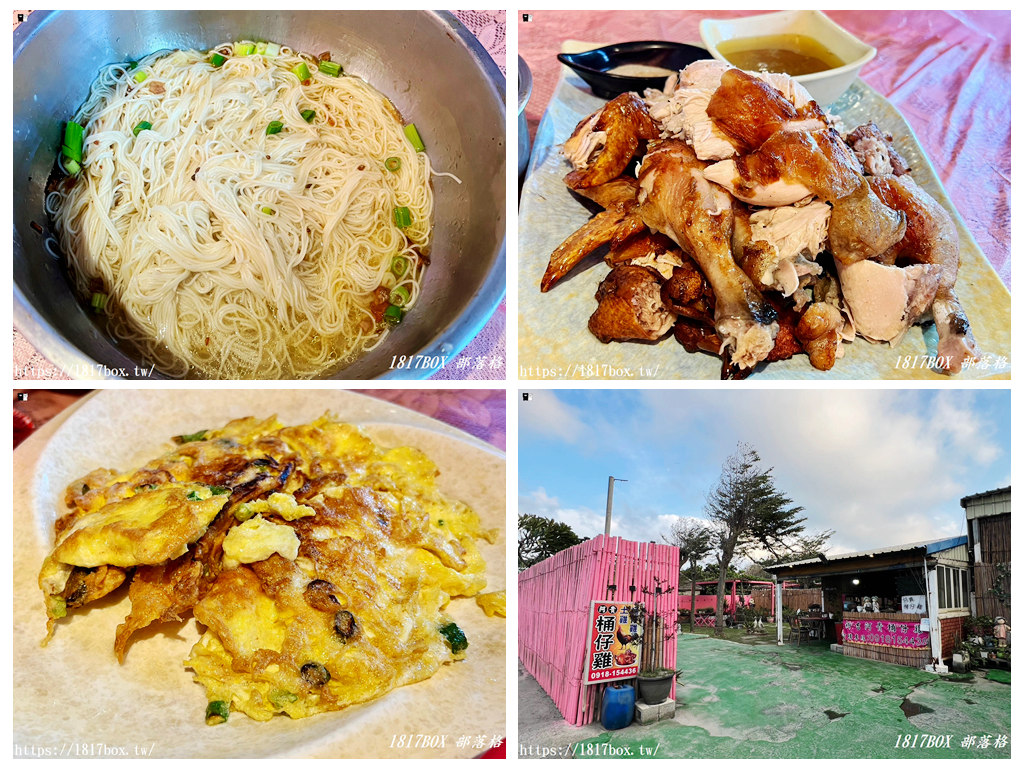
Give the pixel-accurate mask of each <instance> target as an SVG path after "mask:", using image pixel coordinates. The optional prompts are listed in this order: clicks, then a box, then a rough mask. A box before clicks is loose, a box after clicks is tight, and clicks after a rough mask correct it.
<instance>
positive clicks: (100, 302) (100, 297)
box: [89, 291, 108, 314]
mask: <svg viewBox="0 0 1024 768" xmlns="http://www.w3.org/2000/svg"><path fill="white" fill-rule="evenodd" d="M107 298H108V297H107V294H105V293H99V292H98V291H97V292H96V293H93V295H92V297H91V298H90V299H89V305H90V306H91V307H92V311H93V312H96V313H97V314H99V313H100V312H102V311H103V309H104V308H105V307H106V306H107Z"/></svg>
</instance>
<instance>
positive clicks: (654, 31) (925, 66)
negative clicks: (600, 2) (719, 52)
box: [518, 11, 1010, 287]
mask: <svg viewBox="0 0 1024 768" xmlns="http://www.w3.org/2000/svg"><path fill="white" fill-rule="evenodd" d="M764 12H766V11H756V12H755V11H644V12H637V11H621V12H620V11H588V12H582V11H536V12H531V14H532V20H531V21H529V22H524V21H523V17H522V14H520V15H519V16H518V24H519V54H520V55H521V56H522V57H523V58H524V59H525V60H526V63H527V64H528V65H529V67H530V70H531V72H532V74H533V95H532V96H531V98H530V102H529V104H528V105H527V108H526V117H527V122H528V125H529V128H530V134H531V136H532V135H534V134H535V133H536V130H537V124H538V123H539V122H540V118H541V116H542V115H543V114H544V110H545V109H546V108H547V105H548V102H549V101H550V100H551V95H552V93H553V92H554V89H555V85H556V83H557V81H558V76H559V70H560V67H561V65H560V64H559V63H558V61H557V60H556V59H555V55H556V54H557V53H558V51H559V49H560V47H561V44H562V42H563V41H564V40H570V39H571V40H583V41H588V42H594V43H615V42H625V41H627V40H671V41H675V42H681V43H699V42H700V32H699V30H698V25H699V23H700V20H701V19H703V18H733V17H737V16H750V15H753V14H755V13H764ZM826 13H827V15H828V16H829V17H830V18H831V19H832V20H833V21H835V22H836V23H838V24H839V25H841V26H842V27H844V28H846V29H847V30H848V31H850V32H851V33H853V34H854V35H856V36H857V37H859V38H860V39H861V40H863V41H865V42H866V43H868V44H870V45H873V46H874V47H875V48H877V49H878V55H877V56H876V57H875V58H874V59H873V60H872V61H870V62H869V63H868V64H867V65H866V66H865V67H864V69H862V70H861V73H860V77H861V78H862V79H863V80H864V81H865V82H866V83H867V84H868V85H870V86H871V87H872V88H874V89H875V90H877V91H878V92H879V93H881V94H882V95H883V96H884V97H885V98H886V99H888V100H889V101H890V102H892V104H893V105H894V106H896V108H897V109H899V110H900V112H901V113H902V114H903V116H904V117H905V118H906V119H907V121H908V122H909V123H910V124H911V126H912V127H913V129H914V132H915V133H916V134H917V138H918V141H919V142H920V144H921V146H922V147H924V150H925V152H926V153H927V155H928V157H929V158H930V159H931V162H932V164H933V165H934V166H935V169H936V170H937V172H938V174H939V176H940V178H941V179H942V183H943V184H944V185H945V187H946V190H947V192H948V193H949V195H950V197H951V198H952V200H953V203H954V205H955V206H956V208H957V210H958V211H959V212H960V215H961V216H963V218H964V219H965V220H966V222H967V226H968V228H969V229H970V231H971V234H972V235H973V236H974V238H975V239H976V240H977V241H978V244H979V245H980V246H981V250H982V252H983V253H984V254H985V256H986V257H987V258H988V260H989V262H990V263H991V264H992V267H993V268H994V269H995V270H996V272H997V273H998V274H999V277H1000V279H1002V281H1003V283H1004V284H1005V285H1006V286H1007V287H1009V286H1010V13H1009V11H827V12H826ZM850 127H851V128H852V127H853V126H850Z"/></svg>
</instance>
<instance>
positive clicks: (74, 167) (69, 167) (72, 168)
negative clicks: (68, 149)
mask: <svg viewBox="0 0 1024 768" xmlns="http://www.w3.org/2000/svg"><path fill="white" fill-rule="evenodd" d="M64 170H65V171H67V172H68V175H69V176H74V175H75V174H76V173H78V172H79V171H80V170H82V166H80V165H79V164H78V163H76V162H75V161H74V160H72V159H70V158H64Z"/></svg>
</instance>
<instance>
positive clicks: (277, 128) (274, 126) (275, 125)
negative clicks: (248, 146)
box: [267, 120, 284, 136]
mask: <svg viewBox="0 0 1024 768" xmlns="http://www.w3.org/2000/svg"><path fill="white" fill-rule="evenodd" d="M282 128H284V123H282V122H281V121H280V120H271V121H270V123H269V125H267V136H270V135H271V134H275V133H280V132H281V129H282Z"/></svg>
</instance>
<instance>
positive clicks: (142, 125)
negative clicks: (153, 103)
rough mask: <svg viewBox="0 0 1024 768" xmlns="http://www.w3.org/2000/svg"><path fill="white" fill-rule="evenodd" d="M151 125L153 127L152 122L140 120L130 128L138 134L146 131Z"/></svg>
mask: <svg viewBox="0 0 1024 768" xmlns="http://www.w3.org/2000/svg"><path fill="white" fill-rule="evenodd" d="M152 127H153V124H152V123H151V122H149V121H148V120H140V121H139V124H138V125H136V126H135V127H134V128H132V133H134V134H135V135H136V136H138V135H139V134H140V133H142V132H143V131H148V130H149V129H150V128H152Z"/></svg>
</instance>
